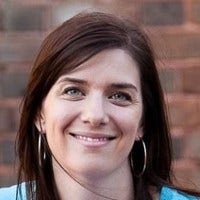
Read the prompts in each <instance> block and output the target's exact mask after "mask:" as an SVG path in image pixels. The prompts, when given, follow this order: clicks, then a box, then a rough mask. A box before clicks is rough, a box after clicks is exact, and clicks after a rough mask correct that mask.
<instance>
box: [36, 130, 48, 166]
mask: <svg viewBox="0 0 200 200" xmlns="http://www.w3.org/2000/svg"><path fill="white" fill-rule="evenodd" d="M41 143H42V134H41V133H39V137H38V161H39V166H40V167H42V159H43V160H45V159H46V153H45V151H44V150H43V158H42V156H41V154H42V153H41V151H42V150H41Z"/></svg>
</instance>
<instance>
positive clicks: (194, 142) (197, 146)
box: [182, 124, 200, 160]
mask: <svg viewBox="0 0 200 200" xmlns="http://www.w3.org/2000/svg"><path fill="white" fill-rule="evenodd" d="M185 132H186V134H185V136H184V137H183V147H182V153H183V156H184V157H186V158H190V159H191V158H193V159H199V160H200V143H199V142H200V124H199V127H194V128H190V129H188V130H187V129H186V130H185Z"/></svg>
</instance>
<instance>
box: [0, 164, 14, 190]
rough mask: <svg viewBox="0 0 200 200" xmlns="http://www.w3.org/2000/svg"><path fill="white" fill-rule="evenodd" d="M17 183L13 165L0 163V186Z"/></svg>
mask: <svg viewBox="0 0 200 200" xmlns="http://www.w3.org/2000/svg"><path fill="white" fill-rule="evenodd" d="M16 183H17V173H16V169H15V168H14V166H13V165H0V187H5V186H10V185H13V184H16Z"/></svg>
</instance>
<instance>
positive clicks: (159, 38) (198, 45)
mask: <svg viewBox="0 0 200 200" xmlns="http://www.w3.org/2000/svg"><path fill="white" fill-rule="evenodd" d="M151 39H152V43H153V46H154V48H155V52H156V54H157V56H158V58H168V59H172V58H173V59H183V58H189V57H196V58H199V57H200V34H199V32H188V31H184V30H183V31H182V32H181V31H179V32H177V33H169V32H168V33H167V32H155V33H154V34H153V35H151Z"/></svg>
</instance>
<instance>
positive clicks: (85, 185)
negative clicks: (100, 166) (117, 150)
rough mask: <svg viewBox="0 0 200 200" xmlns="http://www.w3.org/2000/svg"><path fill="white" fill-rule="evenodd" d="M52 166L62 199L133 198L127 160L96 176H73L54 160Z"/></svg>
mask: <svg viewBox="0 0 200 200" xmlns="http://www.w3.org/2000/svg"><path fill="white" fill-rule="evenodd" d="M53 166H54V167H53V170H54V176H55V181H56V185H57V188H58V192H59V194H60V197H61V199H62V200H69V199H73V200H88V199H95V200H109V199H112V200H130V199H132V198H133V181H132V175H131V171H130V167H129V164H128V162H126V163H125V164H123V165H122V166H121V167H120V168H118V169H116V170H115V171H114V172H113V173H111V174H109V175H106V176H101V177H99V176H98V178H97V176H96V175H95V174H94V175H90V176H81V175H80V176H77V175H75V176H74V175H73V174H72V173H70V175H68V174H67V173H66V171H64V169H62V167H61V166H60V165H59V164H58V163H56V161H54V163H53ZM94 177H95V178H94ZM106 197H107V198H106Z"/></svg>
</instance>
